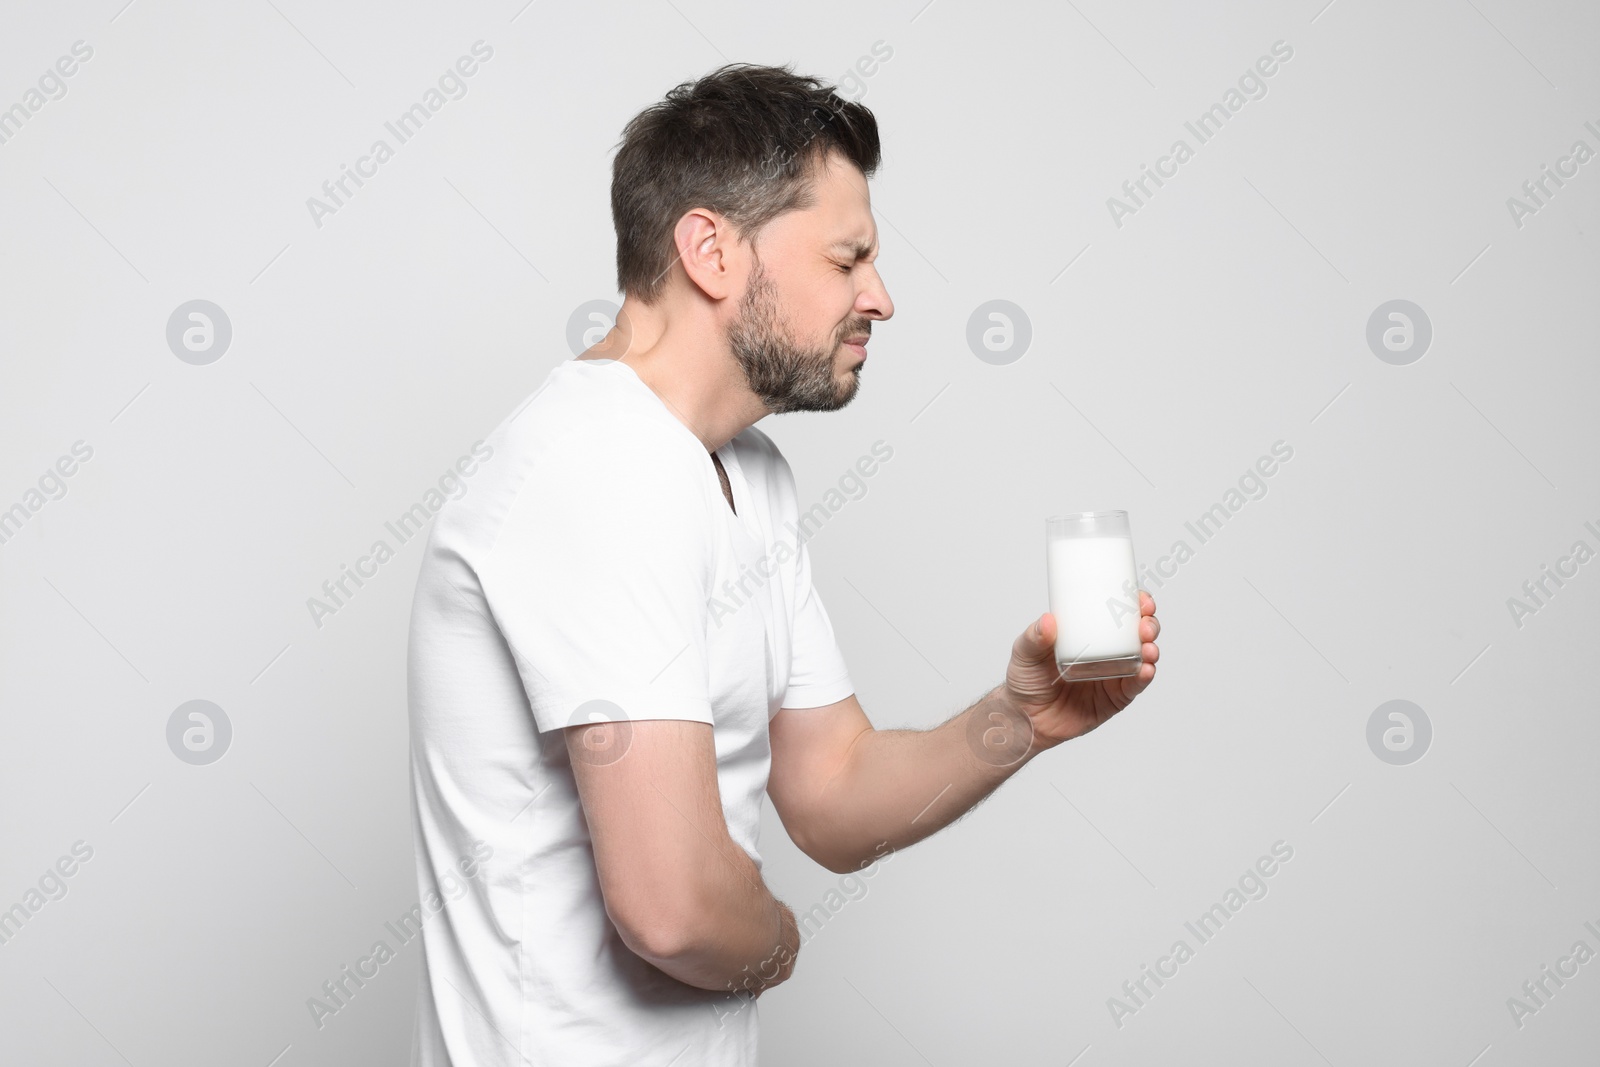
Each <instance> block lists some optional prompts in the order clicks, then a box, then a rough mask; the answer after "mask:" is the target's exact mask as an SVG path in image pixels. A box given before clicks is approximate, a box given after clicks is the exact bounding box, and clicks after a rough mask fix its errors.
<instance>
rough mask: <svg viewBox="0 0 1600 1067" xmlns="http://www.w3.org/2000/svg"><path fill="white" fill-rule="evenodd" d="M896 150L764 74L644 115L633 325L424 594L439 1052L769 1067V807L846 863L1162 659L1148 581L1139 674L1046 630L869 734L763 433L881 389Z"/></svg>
mask: <svg viewBox="0 0 1600 1067" xmlns="http://www.w3.org/2000/svg"><path fill="white" fill-rule="evenodd" d="M878 162H879V144H878V134H877V126H876V122H875V120H874V118H873V116H872V114H871V112H869V111H868V110H867V109H866V108H865V107H863V106H861V105H860V104H857V103H854V102H847V101H844V100H842V99H840V98H839V97H838V96H836V95H834V94H833V93H832V92H831V91H829V90H828V89H827V88H825V87H824V86H822V85H821V83H819V82H817V81H816V80H815V79H811V78H804V77H798V76H796V75H794V74H792V73H790V72H789V71H788V70H787V69H778V68H771V67H758V66H750V65H730V66H727V67H724V68H721V69H719V70H717V71H715V72H713V73H712V74H710V75H709V76H707V77H706V78H704V79H701V80H700V81H698V82H696V83H693V84H685V85H681V86H679V87H677V88H676V89H674V90H672V91H671V92H670V93H668V95H667V97H666V99H665V100H664V101H662V102H661V103H659V104H657V105H655V106H653V107H651V108H649V109H647V110H646V111H644V112H643V113H641V114H640V115H638V116H637V117H636V118H634V119H633V121H632V122H631V123H629V125H628V127H627V128H626V130H625V131H624V136H623V140H622V143H621V146H620V148H619V150H618V153H617V157H616V160H615V163H614V171H613V185H612V194H611V195H612V213H613V217H614V221H615V224H616V230H617V273H618V287H619V288H620V289H621V290H622V292H623V293H624V301H623V304H622V308H621V311H620V313H619V315H618V318H617V324H616V327H615V329H613V330H612V331H611V332H610V333H608V335H607V336H606V338H605V339H604V341H603V342H602V343H601V344H600V345H598V346H596V348H594V349H591V350H590V351H589V352H586V353H585V354H584V356H583V357H580V358H579V359H576V360H570V361H566V362H563V363H560V364H558V365H557V366H556V367H555V369H554V370H552V371H551V372H550V374H549V377H548V378H546V380H545V382H544V384H543V385H542V386H541V387H540V388H539V390H538V391H536V392H535V393H534V394H532V396H530V397H529V398H528V399H527V400H525V401H524V402H523V404H522V405H521V406H520V407H518V408H517V410H516V411H515V412H514V413H513V414H511V415H510V416H508V417H507V419H506V420H505V421H504V422H503V423H502V424H501V425H500V426H499V427H498V428H497V429H496V430H495V431H494V432H493V433H492V434H491V435H490V436H489V437H488V438H487V440H486V442H485V444H486V447H485V448H484V449H483V453H487V454H488V456H489V458H487V459H485V460H484V461H483V465H482V467H481V469H480V470H479V471H478V472H477V473H476V476H475V477H474V479H473V482H472V491H471V492H470V493H469V494H467V495H466V496H464V497H463V498H461V499H460V500H459V501H455V502H452V503H451V504H450V505H449V506H447V507H446V508H444V509H443V510H442V511H441V512H440V513H439V515H438V518H437V520H436V522H435V525H434V528H433V531H432V534H431V537H430V540H429V543H428V548H427V552H426V557H425V560H424V563H423V567H422V573H421V577H420V580H419V583H418V586H417V592H416V601H415V605H414V608H413V613H412V620H411V645H410V659H409V682H410V702H411V704H410V706H411V720H412V735H411V745H412V748H411V753H412V783H413V798H414V809H415V832H416V840H417V852H418V876H419V880H420V883H421V887H422V891H423V894H424V898H425V899H431V900H434V901H439V899H440V898H438V897H434V896H430V894H434V893H437V892H438V888H437V887H438V885H439V884H440V883H441V882H443V881H444V880H445V878H446V876H448V877H449V884H450V885H451V887H452V888H453V889H457V890H460V892H458V893H456V894H455V898H454V899H453V900H449V901H444V902H442V904H443V908H442V911H441V912H440V913H439V914H437V915H432V916H431V917H430V918H428V919H427V920H426V921H425V922H424V923H423V946H424V966H425V973H424V980H423V983H422V989H421V993H420V1000H419V1012H418V1026H417V1054H416V1056H415V1057H414V1060H413V1062H414V1063H417V1064H421V1065H424V1067H444V1065H446V1064H456V1065H458V1067H466V1065H469V1064H470V1065H472V1067H486V1065H502V1064H503V1065H507V1067H509V1065H514V1064H524V1063H526V1064H538V1065H544V1064H560V1065H562V1067H575V1065H583V1064H629V1065H632V1064H659V1065H661V1067H667V1065H668V1064H673V1065H677V1067H690V1065H694V1067H703V1065H708V1064H716V1065H735V1064H753V1063H754V1062H756V1059H755V1057H756V1044H757V1042H756V1037H757V1035H756V1021H757V1012H756V1011H755V1010H754V1006H753V1004H752V1003H751V1001H752V1000H753V998H754V997H755V996H756V995H759V993H760V992H761V991H762V990H763V989H766V988H770V987H771V986H773V985H776V984H778V983H779V982H782V981H784V980H785V979H787V978H788V977H789V975H790V973H791V972H792V970H793V967H794V963H795V958H796V955H797V953H798V951H799V946H800V942H799V932H798V929H797V926H796V923H795V917H794V914H793V913H792V912H791V911H790V909H789V908H788V907H786V906H784V905H783V904H781V903H780V902H778V901H777V900H775V899H774V898H773V896H772V894H771V893H770V892H769V891H768V889H767V887H766V886H765V884H763V881H762V877H761V860H760V857H759V854H758V852H757V849H756V833H757V829H758V826H759V818H760V811H761V805H762V803H763V801H764V799H765V797H767V796H770V797H771V798H772V802H773V805H774V807H775V809H776V810H777V813H778V815H779V817H780V818H781V819H782V821H783V824H784V827H785V828H786V829H787V830H788V832H789V834H790V836H791V837H792V838H793V839H794V841H795V843H796V844H797V845H798V846H799V847H800V848H801V849H803V850H804V851H805V852H806V854H807V855H809V856H811V857H812V858H813V859H815V860H816V861H817V862H818V863H820V864H822V865H823V866H825V867H827V868H828V869H829V870H832V871H835V872H840V873H843V872H847V871H854V870H857V869H859V868H860V867H862V866H864V865H866V864H867V863H870V862H871V861H872V860H874V859H876V858H879V857H881V856H882V855H884V854H885V853H887V852H888V851H889V850H892V849H898V848H904V847H905V846H907V845H910V844H912V843H914V842H916V841H918V840H920V839H922V838H924V837H926V836H928V835H929V834H931V833H933V832H935V831H936V830H938V829H939V828H940V827H943V826H945V825H948V824H949V823H950V822H951V821H953V820H954V819H956V818H957V817H959V816H960V815H961V814H962V813H963V812H965V811H967V810H968V809H970V808H971V807H972V806H973V805H974V804H976V803H977V802H978V801H979V800H981V799H982V798H983V797H985V796H987V795H988V794H989V793H990V792H991V791H993V790H994V789H995V788H996V787H997V786H998V785H999V784H1000V783H1001V782H1002V781H1003V780H1004V779H1005V778H1007V777H1008V776H1009V775H1011V774H1013V773H1015V772H1016V770H1017V769H1018V768H1019V767H1021V766H1022V765H1023V764H1025V763H1026V762H1028V760H1030V759H1032V758H1033V757H1034V756H1035V755H1037V754H1039V753H1040V752H1043V751H1045V750H1047V749H1049V748H1051V747H1053V746H1055V745H1057V744H1060V743H1061V742H1062V741H1065V740H1067V739H1069V738H1072V737H1076V736H1078V735H1080V734H1083V733H1085V732H1087V731H1089V730H1091V729H1093V728H1094V727H1095V726H1097V725H1099V724H1100V723H1102V722H1104V721H1105V720H1106V719H1108V718H1109V717H1110V716H1111V715H1113V714H1115V713H1116V712H1117V711H1118V710H1120V709H1121V708H1122V707H1124V706H1126V705H1127V703H1128V702H1129V701H1130V700H1132V699H1133V698H1134V697H1135V696H1136V695H1137V694H1138V693H1139V692H1140V691H1142V690H1143V689H1144V688H1145V687H1146V686H1147V685H1149V683H1150V681H1151V679H1152V678H1153V677H1154V675H1155V666H1154V664H1155V661H1156V657H1157V650H1156V647H1155V645H1154V643H1153V642H1154V639H1155V637H1156V635H1157V633H1158V630H1159V626H1158V624H1157V622H1156V620H1155V617H1154V610H1155V608H1154V604H1153V603H1152V602H1151V600H1150V598H1149V597H1148V596H1146V595H1144V594H1141V609H1142V614H1143V616H1144V617H1143V618H1141V620H1140V626H1141V640H1142V641H1144V642H1146V643H1145V644H1144V645H1143V664H1142V665H1141V667H1140V670H1139V674H1138V675H1137V676H1136V677H1134V678H1127V679H1120V680H1115V681H1104V682H1092V683H1075V684H1073V685H1064V684H1063V683H1062V682H1061V681H1060V680H1059V677H1058V672H1057V670H1056V666H1055V661H1054V654H1053V645H1054V640H1055V620H1054V619H1053V618H1052V617H1051V616H1050V615H1048V614H1046V615H1044V616H1042V617H1041V618H1040V619H1038V620H1036V621H1035V622H1033V623H1032V624H1030V625H1029V626H1028V628H1027V630H1026V631H1025V632H1024V633H1023V634H1022V635H1021V636H1020V637H1018V638H1017V639H1016V641H1015V643H1014V644H1013V646H1012V651H1011V661H1010V665H1009V666H1008V668H1007V671H1006V678H1005V682H1004V683H1003V684H1001V685H999V686H997V687H995V689H993V690H992V691H991V692H989V693H988V694H987V695H985V696H984V697H983V698H982V699H981V700H980V701H978V703H977V704H975V705H973V706H972V707H971V708H969V709H967V710H966V711H965V712H962V713H961V714H960V715H958V716H956V717H955V718H953V719H951V720H950V721H948V722H946V723H945V724H944V725H942V726H939V727H937V728H935V729H933V730H929V731H913V730H893V731H878V730H874V729H873V727H872V725H871V723H870V722H869V721H868V720H867V717H866V716H865V715H864V714H863V712H862V709H861V706H860V704H859V703H858V702H857V701H856V698H855V696H854V688H853V686H852V685H851V683H850V678H849V675H848V672H847V671H846V667H845V661H844V657H843V655H842V654H841V653H840V650H839V647H838V644H837V642H836V641H835V639H834V633H833V628H832V625H831V624H830V622H829V619H828V614H827V612H826V611H825V610H824V608H823V605H822V601H821V599H820V598H819V597H818V594H817V591H816V589H815V587H814V585H813V579H812V574H811V566H810V559H809V556H808V553H807V551H806V547H805V545H804V543H803V542H800V543H795V542H793V541H790V540H786V531H788V530H790V529H792V528H793V527H792V525H790V524H793V523H794V522H796V520H797V519H798V512H799V508H798V503H797V500H796V493H795V483H794V478H793V475H792V474H791V473H790V470H789V466H788V464H787V463H786V462H785V460H784V458H783V456H782V455H781V454H780V453H779V451H778V449H777V447H776V446H775V445H774V444H773V442H772V441H771V439H770V438H768V437H767V436H766V435H765V434H763V433H762V432H761V431H759V430H757V429H756V428H755V427H754V424H755V423H756V422H757V421H759V420H760V419H761V418H763V417H764V416H766V415H768V414H771V413H775V412H790V411H833V410H837V409H838V408H841V407H843V406H844V405H845V404H847V403H849V402H850V400H851V398H852V397H854V395H855V393H856V390H857V388H858V385H859V380H860V374H861V367H862V364H863V363H864V361H865V359H866V341H867V339H868V337H869V336H870V335H871V332H872V324H873V323H875V322H880V321H883V320H886V319H888V318H889V317H890V316H891V315H892V314H893V304H892V303H891V302H890V299H889V295H888V293H887V292H886V291H885V289H884V285H883V282H882V279H881V278H880V277H879V276H878V272H877V269H876V267H875V262H876V258H877V254H878V244H877V229H876V226H875V225H874V223H873V217H872V211H871V207H870V203H869V200H868V194H867V184H866V182H867V178H868V177H869V176H870V175H871V174H872V173H873V172H874V171H875V170H876V168H877V166H878ZM483 453H480V454H483ZM469 856H471V857H483V856H487V858H486V859H483V861H482V862H481V864H476V865H474V864H475V861H474V860H468V861H466V862H465V863H463V857H469ZM457 867H459V869H461V870H463V871H466V870H469V869H470V870H471V871H472V872H473V874H474V875H475V876H473V877H468V878H465V879H462V878H458V877H455V876H454V872H453V868H457ZM463 887H464V888H463ZM435 910H437V909H435Z"/></svg>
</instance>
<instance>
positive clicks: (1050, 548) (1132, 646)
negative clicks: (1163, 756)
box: [1045, 511, 1142, 682]
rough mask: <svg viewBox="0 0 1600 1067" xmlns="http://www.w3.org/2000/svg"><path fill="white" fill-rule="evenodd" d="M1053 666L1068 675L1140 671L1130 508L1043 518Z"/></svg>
mask: <svg viewBox="0 0 1600 1067" xmlns="http://www.w3.org/2000/svg"><path fill="white" fill-rule="evenodd" d="M1045 565H1046V568H1047V570H1048V573H1049V583H1050V614H1052V615H1054V616H1055V617H1056V666H1057V667H1058V668H1060V670H1061V677H1062V678H1064V679H1066V680H1067V681H1069V682H1078V681H1087V680H1090V679H1095V678H1127V677H1129V676H1131V675H1135V674H1137V673H1139V664H1140V663H1141V662H1142V660H1141V657H1140V652H1139V650H1140V645H1141V642H1140V641H1139V588H1138V572H1137V570H1135V568H1134V562H1133V536H1132V534H1131V533H1130V532H1129V530H1128V513H1127V512H1126V511H1085V512H1080V513H1078V514H1075V515H1063V516H1052V517H1051V518H1049V519H1047V520H1046V521H1045Z"/></svg>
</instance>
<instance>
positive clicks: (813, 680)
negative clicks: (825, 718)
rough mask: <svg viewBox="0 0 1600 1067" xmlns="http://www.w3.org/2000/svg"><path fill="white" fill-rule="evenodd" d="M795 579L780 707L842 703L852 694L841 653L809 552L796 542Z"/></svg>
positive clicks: (803, 543)
mask: <svg viewBox="0 0 1600 1067" xmlns="http://www.w3.org/2000/svg"><path fill="white" fill-rule="evenodd" d="M796 567H797V568H798V571H797V574H796V578H795V601H796V604H797V606H796V608H795V618H794V643H793V652H792V656H791V658H790V661H789V688H788V689H787V690H786V691H785V692H784V696H783V705H782V706H783V707H786V708H820V707H822V706H823V705H825V704H833V703H836V702H837V701H840V700H843V699H844V698H845V697H847V696H849V695H850V694H851V693H854V692H855V691H856V689H855V686H854V685H852V684H851V683H850V672H849V671H848V670H847V669H846V667H845V662H844V653H843V652H841V651H840V649H839V642H838V640H837V639H836V638H835V637H834V635H833V623H832V621H830V620H829V618H828V612H827V609H826V608H824V607H823V606H822V597H821V596H820V595H819V594H818V592H817V589H816V586H814V585H813V584H812V581H811V553H810V552H809V551H808V550H807V549H806V544H805V542H804V541H801V542H800V552H799V558H798V562H797V563H796Z"/></svg>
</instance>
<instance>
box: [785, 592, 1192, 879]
mask: <svg viewBox="0 0 1600 1067" xmlns="http://www.w3.org/2000/svg"><path fill="white" fill-rule="evenodd" d="M1139 598H1140V615H1141V618H1140V620H1139V636H1140V640H1141V641H1142V642H1143V644H1142V658H1143V663H1142V664H1141V665H1140V667H1139V671H1138V673H1137V674H1136V675H1134V676H1133V677H1130V678H1113V679H1107V680H1103V681H1095V682H1072V683H1067V682H1063V681H1062V680H1061V678H1060V675H1059V671H1058V669H1057V667H1056V663H1055V638H1056V622H1055V618H1054V616H1052V615H1050V614H1048V613H1047V614H1045V615H1043V616H1042V617H1041V618H1039V619H1038V620H1036V621H1035V622H1034V623H1033V624H1032V625H1030V626H1029V627H1028V629H1027V630H1026V631H1025V632H1024V633H1023V634H1022V635H1021V636H1020V637H1018V638H1017V640H1016V641H1015V643H1014V644H1013V645H1012V650H1011V662H1010V665H1009V666H1008V668H1007V670H1006V680H1005V681H1004V682H1003V683H1001V684H1000V685H998V686H996V687H995V688H994V689H992V690H990V691H989V692H988V693H986V694H985V695H984V696H983V697H982V698H981V699H980V700H979V701H978V702H977V703H976V704H973V705H972V706H971V707H969V708H967V709H966V710H965V711H963V712H961V713H960V714H958V715H956V716H955V717H953V718H951V719H949V720H948V721H946V722H944V723H942V724H940V725H939V726H936V727H934V728H933V729H931V730H875V729H873V727H872V724H871V722H870V721H868V719H867V716H866V714H865V712H863V711H862V709H861V704H860V702H859V701H857V699H856V697H855V696H854V695H851V696H849V697H846V698H845V699H843V700H841V701H839V702H837V703H834V704H830V705H827V706H825V707H819V708H785V709H783V710H782V711H780V712H778V714H777V715H775V716H773V719H772V722H771V723H770V727H769V729H770V734H771V744H772V771H771V775H770V777H769V779H768V782H767V793H768V795H769V796H771V797H772V803H773V807H774V808H775V809H776V810H777V812H778V817H779V818H780V819H782V821H783V825H784V828H785V829H786V830H787V831H788V832H789V836H790V837H791V838H793V839H794V841H795V843H796V844H797V845H799V846H800V848H801V850H802V851H804V852H805V853H806V854H807V855H808V856H810V857H811V858H812V859H814V860H816V861H817V862H818V863H820V864H822V865H823V866H824V867H826V868H828V869H829V870H831V871H834V872H836V873H840V874H843V873H846V872H849V871H855V870H859V869H860V868H862V867H864V866H866V865H867V864H869V863H871V862H872V861H873V860H874V859H876V858H879V856H880V855H881V854H882V852H883V850H884V846H885V845H887V847H888V848H890V849H900V848H905V847H906V846H907V845H911V844H915V843H916V842H918V841H920V840H922V839H923V838H925V837H927V836H929V835H931V834H933V833H935V832H937V831H938V830H940V829H942V828H943V827H945V826H948V825H949V824H950V823H952V822H954V821H955V820H956V819H958V818H960V817H961V816H962V815H963V814H965V813H966V812H967V811H969V810H971V809H972V808H973V807H974V806H975V805H976V804H978V802H979V801H981V800H983V799H984V798H985V797H986V796H988V795H989V794H990V793H992V792H994V790H995V789H996V788H997V787H999V785H1000V783H1002V782H1004V781H1005V780H1006V779H1007V778H1009V777H1011V776H1012V775H1013V774H1015V773H1016V772H1017V771H1018V770H1020V769H1021V768H1022V767H1023V766H1024V765H1025V764H1027V763H1028V762H1030V761H1031V760H1032V759H1033V758H1034V757H1035V756H1037V755H1038V754H1039V753H1041V752H1044V751H1046V750H1047V749H1050V748H1054V747H1055V746H1056V745H1059V744H1061V743H1062V742H1063V741H1067V740H1070V739H1072V738H1074V737H1079V736H1082V735H1083V734H1085V733H1088V732H1089V731H1090V730H1093V729H1094V728H1095V727H1097V726H1099V725H1100V724H1101V723H1103V722H1105V721H1106V720H1107V719H1109V718H1111V716H1113V715H1115V714H1116V713H1117V712H1119V711H1121V710H1122V709H1123V708H1125V707H1127V706H1128V704H1129V703H1130V702H1131V701H1132V700H1133V698H1134V697H1136V696H1138V695H1139V694H1140V693H1141V692H1143V691H1144V689H1145V688H1146V687H1147V686H1148V685H1149V684H1150V682H1151V681H1152V680H1153V679H1154V678H1155V671H1156V668H1155V664H1156V660H1157V659H1158V658H1159V656H1160V650H1159V649H1158V648H1157V647H1156V645H1155V639H1156V637H1157V635H1159V633H1160V632H1161V624H1160V623H1159V622H1158V621H1157V620H1156V618H1155V601H1154V600H1152V599H1151V597H1150V595H1149V594H1148V593H1145V592H1141V593H1140V594H1139Z"/></svg>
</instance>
